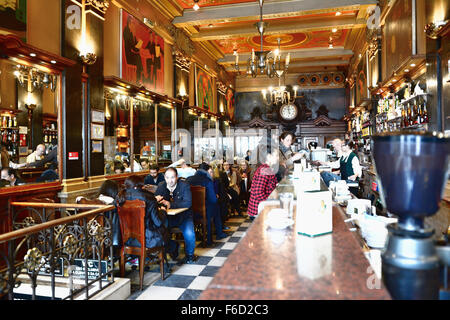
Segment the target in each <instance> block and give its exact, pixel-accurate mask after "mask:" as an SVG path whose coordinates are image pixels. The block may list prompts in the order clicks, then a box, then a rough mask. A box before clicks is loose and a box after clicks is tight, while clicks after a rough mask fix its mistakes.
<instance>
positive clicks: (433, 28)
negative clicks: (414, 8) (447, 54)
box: [424, 20, 448, 40]
mask: <svg viewBox="0 0 450 320" xmlns="http://www.w3.org/2000/svg"><path fill="white" fill-rule="evenodd" d="M447 23H448V20H445V21H437V22H431V23H429V24H427V25H426V26H425V30H424V31H425V33H426V35H427V37H428V38H431V39H434V40H436V39H437V38H438V37H439V32H440V31H441V30H442V29H443V28H444V27H445V26H446V25H447Z"/></svg>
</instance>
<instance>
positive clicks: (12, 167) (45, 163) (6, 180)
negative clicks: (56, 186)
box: [0, 140, 59, 187]
mask: <svg viewBox="0 0 450 320" xmlns="http://www.w3.org/2000/svg"><path fill="white" fill-rule="evenodd" d="M0 162H1V180H0V187H4V186H18V185H21V184H25V183H26V182H25V181H24V180H23V179H22V178H21V177H20V174H19V173H18V169H21V168H44V169H45V170H44V171H43V172H42V174H41V176H40V177H38V178H37V179H36V181H35V182H46V181H54V180H58V179H59V176H58V150H57V142H56V140H54V141H52V143H51V145H50V147H49V148H48V150H47V148H46V147H45V145H44V144H39V145H37V146H36V150H35V151H34V152H32V153H31V154H29V155H28V156H27V159H26V162H25V163H21V164H18V163H15V162H13V161H12V160H11V157H10V155H9V153H8V147H7V145H6V143H4V142H1V143H0Z"/></svg>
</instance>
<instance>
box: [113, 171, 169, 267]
mask: <svg viewBox="0 0 450 320" xmlns="http://www.w3.org/2000/svg"><path fill="white" fill-rule="evenodd" d="M123 184H124V189H122V190H121V191H120V192H119V193H118V195H117V202H118V205H119V206H122V205H123V204H124V203H125V201H127V200H142V201H144V202H145V218H144V219H145V246H146V247H147V248H154V247H159V246H164V247H165V248H166V250H167V252H168V253H169V254H171V252H170V248H169V230H168V221H167V215H166V213H165V210H164V209H161V208H159V207H158V202H157V200H156V198H155V196H154V195H153V194H151V193H150V192H147V191H145V190H144V189H142V187H143V186H144V180H143V179H142V177H138V176H135V175H133V176H130V177H128V178H126V179H125V181H124V183H123ZM125 245H127V246H131V247H140V246H141V245H140V243H139V241H138V240H137V239H134V238H131V239H128V240H127V242H126V243H125ZM164 268H168V263H167V261H166V263H165V264H164ZM167 271H169V270H167Z"/></svg>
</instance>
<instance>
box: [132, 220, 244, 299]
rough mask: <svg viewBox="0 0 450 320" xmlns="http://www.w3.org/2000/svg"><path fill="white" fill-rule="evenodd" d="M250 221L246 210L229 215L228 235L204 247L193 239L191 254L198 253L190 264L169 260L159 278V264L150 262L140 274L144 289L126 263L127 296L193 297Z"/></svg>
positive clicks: (143, 297)
mask: <svg viewBox="0 0 450 320" xmlns="http://www.w3.org/2000/svg"><path fill="white" fill-rule="evenodd" d="M250 224H251V221H250V219H249V218H248V216H247V215H246V214H244V217H233V218H230V219H228V221H227V222H225V225H226V226H228V227H230V230H228V233H229V234H230V237H228V238H225V239H221V240H218V241H215V242H214V245H213V246H211V247H208V248H202V247H200V243H199V242H197V247H196V248H195V255H196V256H197V257H198V258H197V260H196V261H195V263H194V264H182V265H177V263H176V262H175V261H169V264H170V265H171V269H172V271H171V273H170V274H169V275H166V279H165V280H164V281H162V280H161V275H160V273H159V266H156V265H155V266H151V267H150V270H149V271H147V272H145V274H144V289H143V290H142V291H140V290H139V273H138V271H137V270H132V269H131V266H127V268H126V269H127V272H126V277H128V278H130V279H131V296H130V297H129V298H128V300H196V299H197V298H198V297H199V296H200V294H201V292H202V291H203V290H205V289H206V287H207V286H208V284H209V283H210V282H211V280H212V279H213V277H214V276H215V274H216V273H217V271H218V270H219V269H220V267H221V266H222V265H223V264H224V262H225V261H226V260H227V257H228V256H229V255H230V253H231V252H233V250H234V248H235V247H236V245H237V244H238V242H239V241H240V240H241V239H242V237H244V236H245V233H246V232H247V229H248V227H249V226H250ZM183 257H184V248H183V247H182V248H180V256H179V257H178V259H182V258H183Z"/></svg>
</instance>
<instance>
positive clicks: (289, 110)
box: [280, 104, 298, 120]
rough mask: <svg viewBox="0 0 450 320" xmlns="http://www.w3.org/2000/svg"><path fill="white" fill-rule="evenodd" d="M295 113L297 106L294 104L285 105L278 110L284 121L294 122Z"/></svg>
mask: <svg viewBox="0 0 450 320" xmlns="http://www.w3.org/2000/svg"><path fill="white" fill-rule="evenodd" d="M297 113H298V110H297V106H296V105H294V104H285V105H283V106H281V108H280V115H281V117H282V118H283V119H284V120H294V119H295V118H296V117H297Z"/></svg>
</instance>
